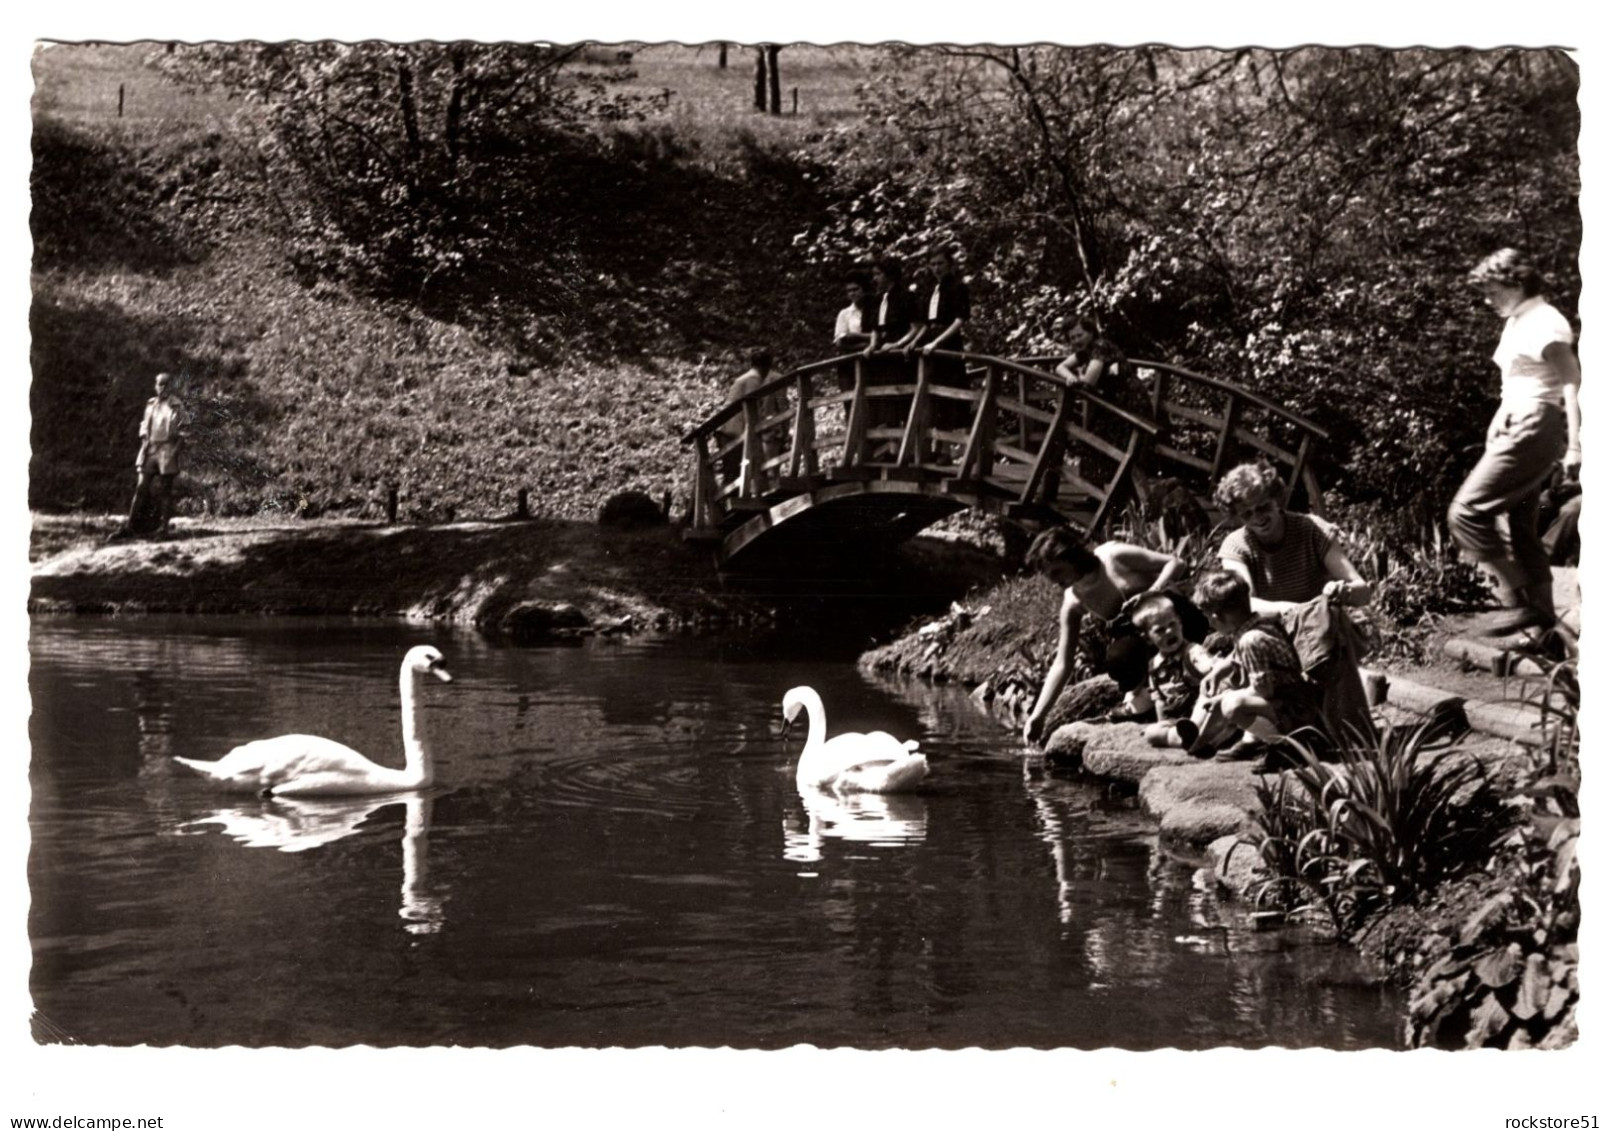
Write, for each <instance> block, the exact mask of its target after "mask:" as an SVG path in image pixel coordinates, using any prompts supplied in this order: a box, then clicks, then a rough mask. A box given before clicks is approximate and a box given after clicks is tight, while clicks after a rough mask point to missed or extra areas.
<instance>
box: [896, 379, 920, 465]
mask: <svg viewBox="0 0 1609 1131" xmlns="http://www.w3.org/2000/svg"><path fill="white" fill-rule="evenodd" d="M927 386H928V380H927V355H926V354H919V355H917V359H916V392H914V393H912V394H911V411H910V415H909V416H907V417H906V418H905V435H904V436H902V437H901V438H900V442H899V455H897V456H895V457H894V465H895V466H896V467H914V466H915V465H916V464H919V463H921V462H922V455H923V452H924V449H925V448H926V447H927V441H926V437H925V436H924V435H923V433H925V432H926V430H927V399H928V393H927Z"/></svg>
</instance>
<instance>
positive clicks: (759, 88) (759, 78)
mask: <svg viewBox="0 0 1609 1131" xmlns="http://www.w3.org/2000/svg"><path fill="white" fill-rule="evenodd" d="M754 108H755V109H756V110H758V111H760V113H762V114H763V113H765V46H764V44H761V45H760V46H758V47H756V48H755V49H754Z"/></svg>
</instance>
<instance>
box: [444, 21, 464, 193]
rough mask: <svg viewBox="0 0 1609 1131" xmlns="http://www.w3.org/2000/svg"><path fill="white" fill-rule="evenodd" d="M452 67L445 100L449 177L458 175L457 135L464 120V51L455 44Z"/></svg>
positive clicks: (458, 135)
mask: <svg viewBox="0 0 1609 1131" xmlns="http://www.w3.org/2000/svg"><path fill="white" fill-rule="evenodd" d="M451 58H452V67H453V85H452V94H451V96H450V97H449V98H448V100H447V124H446V129H445V131H444V132H445V133H446V135H447V136H446V140H447V174H448V176H449V177H456V176H457V175H458V147H459V137H460V133H461V131H462V129H463V121H464V51H463V48H462V47H460V46H455V47H454V48H453V50H452V53H451Z"/></svg>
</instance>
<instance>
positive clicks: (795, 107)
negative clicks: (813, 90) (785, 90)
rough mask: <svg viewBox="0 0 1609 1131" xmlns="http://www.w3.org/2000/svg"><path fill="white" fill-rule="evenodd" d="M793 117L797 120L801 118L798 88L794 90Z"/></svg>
mask: <svg viewBox="0 0 1609 1131" xmlns="http://www.w3.org/2000/svg"><path fill="white" fill-rule="evenodd" d="M793 116H794V117H795V118H797V117H798V116H799V88H798V87H794V88H793Z"/></svg>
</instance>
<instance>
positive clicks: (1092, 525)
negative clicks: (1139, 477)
mask: <svg viewBox="0 0 1609 1131" xmlns="http://www.w3.org/2000/svg"><path fill="white" fill-rule="evenodd" d="M1144 438H1145V433H1143V432H1141V431H1140V430H1139V429H1138V428H1136V427H1134V425H1132V424H1130V425H1129V446H1128V449H1127V450H1126V451H1125V452H1124V453H1123V459H1122V460H1121V461H1120V462H1119V463H1118V465H1117V472H1116V474H1114V475H1113V476H1112V481H1111V482H1110V483H1108V484H1107V485H1106V496H1105V497H1104V498H1103V499H1101V505H1100V506H1099V507H1097V508H1096V509H1095V517H1093V518H1091V519H1090V520H1089V529H1088V530H1087V531H1085V533H1086V534H1094V533H1095V532H1096V531H1097V530H1099V529H1100V528H1101V527H1102V526H1104V525H1105V524H1106V521H1107V519H1109V518H1111V517H1112V512H1113V510H1114V509H1116V507H1117V505H1118V504H1119V503H1121V502H1123V501H1124V492H1125V491H1126V490H1127V489H1128V488H1129V486H1130V479H1129V477H1130V474H1131V473H1132V471H1133V469H1134V460H1135V458H1136V457H1137V456H1138V455H1139V454H1140V447H1141V445H1142V444H1143V443H1144Z"/></svg>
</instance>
